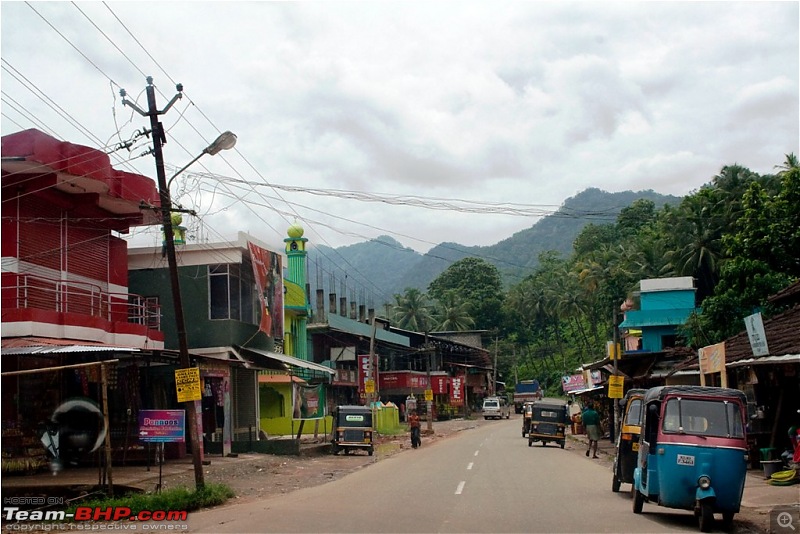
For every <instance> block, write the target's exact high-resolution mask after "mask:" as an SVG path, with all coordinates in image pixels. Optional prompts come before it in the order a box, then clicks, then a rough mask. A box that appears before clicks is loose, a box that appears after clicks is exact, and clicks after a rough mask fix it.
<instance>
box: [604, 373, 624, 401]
mask: <svg viewBox="0 0 800 534" xmlns="http://www.w3.org/2000/svg"><path fill="white" fill-rule="evenodd" d="M624 384H625V377H624V376H621V375H620V376H613V375H612V376H609V377H608V398H609V399H621V398H622V397H624V395H623V393H622V391H623V386H624Z"/></svg>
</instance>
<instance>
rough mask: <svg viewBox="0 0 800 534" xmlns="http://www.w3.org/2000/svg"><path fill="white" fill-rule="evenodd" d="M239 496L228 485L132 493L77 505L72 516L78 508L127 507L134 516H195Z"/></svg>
mask: <svg viewBox="0 0 800 534" xmlns="http://www.w3.org/2000/svg"><path fill="white" fill-rule="evenodd" d="M234 496H235V494H234V492H233V490H232V489H231V488H229V487H228V486H226V485H224V484H206V485H205V486H203V488H202V489H200V490H190V489H189V488H186V487H177V488H171V489H168V490H164V491H162V492H160V493H128V494H126V495H124V496H121V497H102V498H92V499H89V500H86V501H83V502H81V503H79V504H74V505H73V506H71V507H70V509H69V510H68V513H75V509H76V508H77V507H78V506H90V507H95V506H97V507H100V508H102V509H105V508H107V507H123V506H127V507H129V508H130V509H131V512H132V513H133V514H138V513H139V512H140V511H142V510H182V511H187V512H192V511H194V510H199V509H200V508H206V507H209V506H217V505H220V504H223V503H224V502H225V501H227V500H228V499H231V498H233V497H234Z"/></svg>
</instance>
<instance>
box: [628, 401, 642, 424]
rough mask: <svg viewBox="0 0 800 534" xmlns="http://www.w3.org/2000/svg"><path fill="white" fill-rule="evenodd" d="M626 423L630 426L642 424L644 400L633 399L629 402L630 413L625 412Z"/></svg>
mask: <svg viewBox="0 0 800 534" xmlns="http://www.w3.org/2000/svg"><path fill="white" fill-rule="evenodd" d="M625 424H626V425H630V426H641V424H642V400H641V399H633V400H631V402H630V404H628V413H627V414H625Z"/></svg>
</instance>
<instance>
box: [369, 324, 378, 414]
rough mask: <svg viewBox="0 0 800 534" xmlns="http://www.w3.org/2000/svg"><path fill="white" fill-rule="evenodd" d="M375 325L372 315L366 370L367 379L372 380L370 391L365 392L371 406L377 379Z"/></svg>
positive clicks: (374, 396)
mask: <svg viewBox="0 0 800 534" xmlns="http://www.w3.org/2000/svg"><path fill="white" fill-rule="evenodd" d="M377 333H378V332H377V326H376V325H375V317H374V316H373V317H372V335H370V337H369V367H368V371H367V375H368V380H371V381H372V384H373V386H372V387H373V390H372V392H370V393H367V406H369V407H372V403H373V402H374V401H375V399H376V398H377V395H378V380H377V379H376V378H375V374H376V373H375V370H376V368H377V365H375V336H376V335H377Z"/></svg>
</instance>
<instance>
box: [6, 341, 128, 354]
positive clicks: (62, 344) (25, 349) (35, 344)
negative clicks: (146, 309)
mask: <svg viewBox="0 0 800 534" xmlns="http://www.w3.org/2000/svg"><path fill="white" fill-rule="evenodd" d="M2 349H3V354H22V355H26V354H67V353H76V352H140V350H139V349H137V348H134V347H114V346H111V345H104V344H102V343H95V342H91V341H81V340H76V339H55V338H52V339H51V338H43V337H12V338H4V339H3V340H2Z"/></svg>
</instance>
